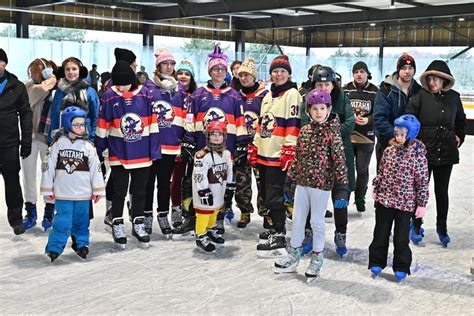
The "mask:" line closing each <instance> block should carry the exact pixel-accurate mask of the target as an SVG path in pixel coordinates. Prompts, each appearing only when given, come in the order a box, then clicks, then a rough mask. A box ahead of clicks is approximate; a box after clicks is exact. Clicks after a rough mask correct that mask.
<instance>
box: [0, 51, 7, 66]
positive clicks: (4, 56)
mask: <svg viewBox="0 0 474 316" xmlns="http://www.w3.org/2000/svg"><path fill="white" fill-rule="evenodd" d="M0 60H3V61H4V62H5V64H8V57H7V53H5V51H4V50H3V49H2V48H0Z"/></svg>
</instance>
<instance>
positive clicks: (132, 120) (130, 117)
mask: <svg viewBox="0 0 474 316" xmlns="http://www.w3.org/2000/svg"><path fill="white" fill-rule="evenodd" d="M120 129H121V130H122V134H123V139H124V141H126V142H136V141H139V140H141V139H142V134H143V130H144V126H143V120H142V118H141V117H140V116H139V115H138V114H135V113H126V114H125V115H124V116H122V117H121V118H120Z"/></svg>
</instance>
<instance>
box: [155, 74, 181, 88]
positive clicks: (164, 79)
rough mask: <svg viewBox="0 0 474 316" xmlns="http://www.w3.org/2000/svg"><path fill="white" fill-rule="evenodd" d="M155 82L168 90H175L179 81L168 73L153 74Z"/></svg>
mask: <svg viewBox="0 0 474 316" xmlns="http://www.w3.org/2000/svg"><path fill="white" fill-rule="evenodd" d="M153 82H154V83H155V84H156V85H157V86H158V87H160V88H161V89H163V90H165V91H166V92H174V91H176V88H177V87H178V81H176V79H174V78H173V77H172V76H168V75H163V74H161V75H160V76H159V77H158V76H153Z"/></svg>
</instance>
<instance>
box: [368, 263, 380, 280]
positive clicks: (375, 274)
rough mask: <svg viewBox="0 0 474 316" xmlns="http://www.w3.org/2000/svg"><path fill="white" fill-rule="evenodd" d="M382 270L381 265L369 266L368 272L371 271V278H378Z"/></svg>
mask: <svg viewBox="0 0 474 316" xmlns="http://www.w3.org/2000/svg"><path fill="white" fill-rule="evenodd" d="M382 270H383V269H382V267H379V266H373V267H370V272H371V273H372V278H374V279H376V278H378V276H379V275H380V273H382Z"/></svg>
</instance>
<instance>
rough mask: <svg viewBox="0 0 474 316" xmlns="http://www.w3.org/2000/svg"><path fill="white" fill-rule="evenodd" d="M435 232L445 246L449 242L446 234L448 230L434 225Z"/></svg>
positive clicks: (445, 246)
mask: <svg viewBox="0 0 474 316" xmlns="http://www.w3.org/2000/svg"><path fill="white" fill-rule="evenodd" d="M436 233H437V234H438V237H439V241H440V242H441V244H443V247H444V248H447V247H448V244H449V243H450V242H451V238H449V236H448V230H447V229H446V228H442V227H440V226H438V225H436Z"/></svg>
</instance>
